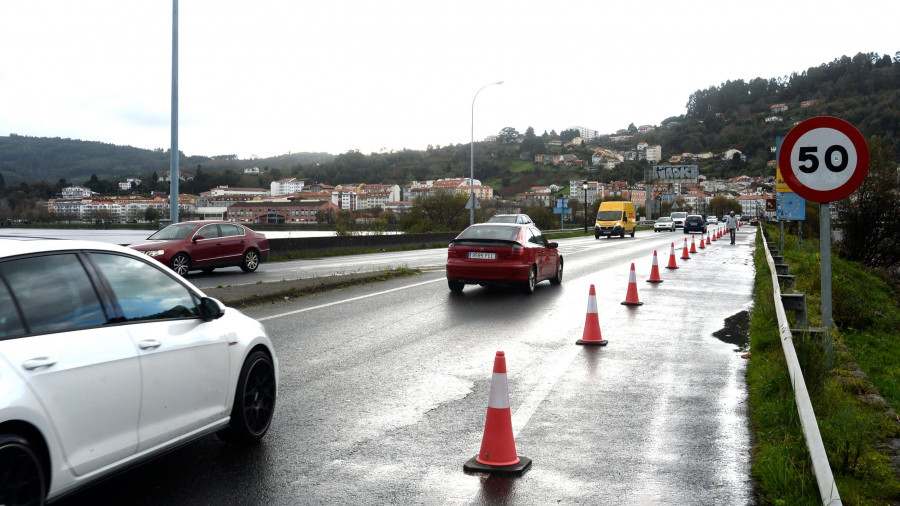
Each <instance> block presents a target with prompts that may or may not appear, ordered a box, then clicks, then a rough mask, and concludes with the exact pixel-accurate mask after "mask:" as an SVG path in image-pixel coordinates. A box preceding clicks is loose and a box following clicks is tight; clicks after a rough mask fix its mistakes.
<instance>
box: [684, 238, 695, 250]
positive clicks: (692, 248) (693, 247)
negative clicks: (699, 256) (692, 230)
mask: <svg viewBox="0 0 900 506" xmlns="http://www.w3.org/2000/svg"><path fill="white" fill-rule="evenodd" d="M684 240H685V241H687V238H685V239H684ZM696 252H697V246H695V245H694V234H691V253H696Z"/></svg>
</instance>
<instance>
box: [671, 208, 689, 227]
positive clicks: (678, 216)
mask: <svg viewBox="0 0 900 506" xmlns="http://www.w3.org/2000/svg"><path fill="white" fill-rule="evenodd" d="M669 217H670V218H672V221H674V222H675V228H684V220H686V219H687V217H688V213H686V212H683V211H676V212H674V213H672V214H670V215H669Z"/></svg>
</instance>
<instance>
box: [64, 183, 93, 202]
mask: <svg viewBox="0 0 900 506" xmlns="http://www.w3.org/2000/svg"><path fill="white" fill-rule="evenodd" d="M93 194H94V192H93V191H91V189H90V188H85V187H84V186H69V187H68V188H63V189H62V196H63V198H64V199H83V198H88V197H90V196H91V195H93Z"/></svg>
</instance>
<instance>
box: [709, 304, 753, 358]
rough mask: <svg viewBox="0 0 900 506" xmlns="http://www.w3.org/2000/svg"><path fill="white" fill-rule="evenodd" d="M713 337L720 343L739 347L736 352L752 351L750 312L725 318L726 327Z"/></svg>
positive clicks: (742, 312)
mask: <svg viewBox="0 0 900 506" xmlns="http://www.w3.org/2000/svg"><path fill="white" fill-rule="evenodd" d="M713 336H714V337H716V338H717V339H719V340H720V341H723V342H726V343H728V344H733V345H735V346H737V349H735V350H734V351H747V350H749V349H750V312H749V311H741V312H740V313H737V314H735V315H732V316H729V317H728V318H725V326H724V327H723V328H722V329H721V330H717V331H716V332H713Z"/></svg>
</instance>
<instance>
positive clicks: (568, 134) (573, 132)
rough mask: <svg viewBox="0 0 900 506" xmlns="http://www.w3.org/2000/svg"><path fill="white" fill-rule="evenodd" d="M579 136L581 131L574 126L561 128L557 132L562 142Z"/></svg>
mask: <svg viewBox="0 0 900 506" xmlns="http://www.w3.org/2000/svg"><path fill="white" fill-rule="evenodd" d="M579 136H581V132H580V131H578V129H576V128H570V129H568V130H563V131H562V132H560V133H559V140H561V141H563V142H569V141H571V140H572V139H574V138H576V137H579Z"/></svg>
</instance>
